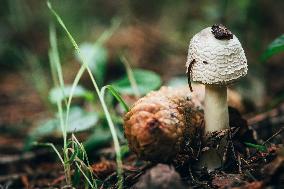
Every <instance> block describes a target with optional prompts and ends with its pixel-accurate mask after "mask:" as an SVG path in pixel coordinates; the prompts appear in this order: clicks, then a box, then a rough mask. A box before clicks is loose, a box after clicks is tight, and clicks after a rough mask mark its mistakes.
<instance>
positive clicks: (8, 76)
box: [0, 0, 284, 124]
mask: <svg viewBox="0 0 284 189" xmlns="http://www.w3.org/2000/svg"><path fill="white" fill-rule="evenodd" d="M51 2H52V4H53V7H54V9H55V10H56V11H57V12H58V13H59V14H60V15H61V17H62V18H63V20H64V22H65V24H66V26H67V27H68V29H69V30H70V32H71V33H72V35H73V36H74V37H75V40H76V41H77V42H78V43H79V44H81V46H80V47H82V48H83V49H84V53H86V54H85V55H86V56H93V54H91V55H90V54H88V50H89V49H88V45H90V44H94V43H95V42H96V40H97V39H98V38H99V37H100V36H101V35H102V33H104V32H105V31H109V30H111V29H110V28H114V27H113V25H115V24H117V25H119V26H116V28H115V29H113V31H112V35H110V36H109V37H108V38H107V39H106V40H105V41H104V43H103V45H102V46H103V49H99V55H98V56H96V57H99V58H101V60H100V61H103V62H105V63H103V66H101V67H100V66H99V65H100V64H96V65H95V67H94V70H99V71H94V75H95V77H97V80H100V81H99V82H101V86H103V85H105V84H108V83H112V82H113V81H115V80H117V79H118V78H120V77H122V76H123V75H125V68H124V66H123V64H122V62H121V59H120V55H121V53H123V54H125V55H126V56H127V58H128V60H129V63H130V65H131V67H132V68H143V69H147V70H152V71H154V72H156V73H157V74H159V75H160V76H161V79H162V82H163V83H168V82H171V81H173V79H174V81H175V82H177V81H178V82H179V81H183V82H184V83H186V79H185V74H184V72H185V70H184V65H185V62H186V56H187V46H188V43H189V41H190V38H191V37H192V36H193V35H194V34H195V33H197V32H198V31H200V30H201V29H203V28H205V27H208V26H212V25H213V24H215V23H222V24H224V25H226V26H227V27H228V28H229V29H230V30H231V31H232V32H233V33H234V34H235V35H236V36H237V37H238V38H239V40H240V41H241V43H242V45H243V48H244V50H245V52H246V55H247V59H248V64H249V74H248V76H247V77H246V78H245V79H243V80H242V81H241V82H240V83H239V84H238V85H236V86H234V87H235V88H236V89H237V90H238V91H239V92H240V94H241V95H242V97H243V98H244V99H245V101H246V103H247V109H246V113H250V112H254V111H261V110H264V109H267V108H270V107H273V106H275V105H277V104H279V103H280V102H281V101H282V99H283V97H284V87H283V86H284V79H283V77H284V76H283V74H284V71H283V70H284V64H283V63H282V61H283V53H282V54H281V53H277V54H276V55H275V56H273V57H272V58H270V55H269V56H268V57H269V58H261V57H262V56H263V53H264V52H266V49H267V48H268V46H269V44H270V43H271V42H272V41H273V40H274V39H276V38H278V37H279V36H281V35H282V34H283V31H284V23H283V18H284V11H283V8H284V1H282V0H274V1H267V0H251V1H248V0H231V1H229V0H201V1H198V0H191V1H189V0H175V1H172V0H155V1H153V0H143V1H141V0H124V1H115V0H93V1H91V0H81V1H77V0H60V1H59V0H57V1H55V0H54V1H51ZM50 25H55V26H56V32H57V37H58V49H59V52H60V59H61V63H62V66H63V73H64V79H65V82H66V83H67V84H71V83H72V82H73V79H74V77H75V74H76V72H77V71H78V69H79V67H80V64H79V63H78V62H79V61H78V59H77V58H76V55H75V53H74V50H73V47H72V45H71V44H70V41H69V40H68V38H67V37H66V36H65V34H64V32H63V30H62V28H60V27H58V25H57V23H56V21H55V19H54V17H52V16H51V14H50V11H49V10H48V8H47V5H46V1H43V0H2V1H1V7H0V73H1V75H0V92H1V96H2V98H1V100H0V104H1V106H2V107H3V108H4V107H5V109H7V110H6V112H5V111H2V113H1V115H0V117H1V119H0V122H1V124H6V123H7V122H8V123H11V124H12V123H14V122H13V120H14V119H17V116H20V117H19V118H18V120H16V121H15V123H18V121H21V123H22V122H23V119H24V118H25V117H28V116H32V115H34V113H38V112H40V111H43V110H46V109H48V108H49V107H50V106H51V105H50V102H49V101H48V100H47V99H48V96H49V91H50V89H51V88H52V87H53V83H52V79H51V73H50V68H49V59H48V51H49V48H50V45H49V26H50ZM280 43H281V44H282V47H283V39H282V41H280ZM282 47H281V48H282ZM278 51H279V49H278ZM278 51H277V52H278ZM264 59H265V60H264ZM96 66H97V67H96ZM95 72H96V73H95ZM142 75H143V74H142ZM143 76H144V75H143ZM154 78H155V77H154ZM81 83H82V85H83V86H84V87H86V88H87V89H90V86H91V84H90V80H89V79H88V78H87V76H85V77H83V78H82V81H81ZM118 83H119V82H118ZM121 83H122V84H125V83H123V81H120V83H119V84H117V86H119V85H121ZM142 83H143V82H142ZM159 85H160V83H158V84H157V86H159ZM157 86H153V88H157ZM123 90H124V91H127V89H125V88H123ZM123 90H120V91H123ZM146 91H147V90H146ZM19 94H22V95H23V94H26V96H25V98H24V97H23V99H25V100H26V101H25V102H22V101H13V98H17V97H18V95H19ZM84 95H85V94H84ZM23 101H24V100H23ZM13 103H15V104H16V105H15V106H13V105H11V104H13ZM21 103H23V104H24V105H27V106H26V109H25V110H23V111H18V109H17V107H19V106H20V105H21ZM2 107H1V108H2ZM35 107H36V108H35ZM9 108H11V110H9ZM27 109H28V110H30V111H31V112H29V113H26V112H25V111H26V110H27ZM7 111H8V112H7ZM15 115H17V116H15ZM21 115H22V117H21ZM15 117H16V118H15ZM23 117H24V118H23ZM39 117H40V116H39ZM43 117H44V116H43ZM32 119H34V117H33V118H32ZM36 119H38V118H36Z"/></svg>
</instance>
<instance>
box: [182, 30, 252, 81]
mask: <svg viewBox="0 0 284 189" xmlns="http://www.w3.org/2000/svg"><path fill="white" fill-rule="evenodd" d="M213 27H219V26H216V25H214V26H213ZM213 27H212V28H211V27H208V28H205V29H203V30H202V31H200V32H199V33H197V34H196V35H195V36H194V37H193V38H192V39H191V41H190V44H189V49H188V57H187V63H186V67H187V70H189V71H190V72H191V73H190V74H191V79H192V80H193V81H196V82H200V83H203V84H209V85H227V84H230V83H233V82H234V81H236V80H238V79H239V78H241V77H243V76H245V75H246V74H247V70H248V68H247V59H246V56H245V53H244V50H243V48H242V45H241V43H240V42H239V40H238V38H237V37H236V36H235V35H233V34H232V33H231V32H230V31H229V30H227V29H226V28H225V27H224V26H220V28H221V29H223V31H226V32H229V36H221V37H220V33H217V34H216V33H214V32H213ZM215 29H216V28H215ZM219 32H220V30H219ZM221 32H222V31H221ZM213 33H214V34H213ZM218 35H219V36H218ZM221 35H222V33H221ZM225 35H228V33H227V34H225ZM217 38H218V39H217Z"/></svg>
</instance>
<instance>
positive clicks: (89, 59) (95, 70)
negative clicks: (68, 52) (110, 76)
mask: <svg viewBox="0 0 284 189" xmlns="http://www.w3.org/2000/svg"><path fill="white" fill-rule="evenodd" d="M79 48H80V50H81V54H82V56H83V57H85V61H86V63H87V64H88V66H89V68H90V70H91V71H92V74H93V75H94V76H95V78H96V80H97V82H98V84H99V85H102V84H103V82H104V78H105V72H106V63H107V58H108V57H107V50H106V49H105V48H104V47H103V46H102V45H101V44H98V43H94V44H92V43H82V44H81V45H80V46H79ZM76 57H77V59H78V60H79V61H80V63H81V64H82V61H81V59H80V56H79V55H78V53H77V54H76Z"/></svg>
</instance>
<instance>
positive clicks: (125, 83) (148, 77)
mask: <svg viewBox="0 0 284 189" xmlns="http://www.w3.org/2000/svg"><path fill="white" fill-rule="evenodd" d="M133 75H134V78H135V81H136V83H137V87H138V90H139V93H140V94H142V95H145V94H146V93H148V92H150V91H152V90H155V89H157V88H158V87H160V86H161V83H162V81H161V78H160V76H159V75H157V74H156V73H154V72H152V71H148V70H142V69H134V70H133ZM112 85H113V86H114V87H115V88H116V89H117V91H118V92H120V93H122V94H128V95H135V93H134V91H133V88H132V86H131V83H130V81H129V78H128V77H127V76H126V75H125V76H124V77H123V78H121V79H119V80H117V81H115V82H113V83H112Z"/></svg>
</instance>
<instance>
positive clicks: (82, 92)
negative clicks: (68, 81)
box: [49, 85, 94, 104]
mask: <svg viewBox="0 0 284 189" xmlns="http://www.w3.org/2000/svg"><path fill="white" fill-rule="evenodd" d="M71 89H72V86H71V85H65V86H64V88H63V89H62V88H61V87H54V88H52V89H51V90H50V91H49V100H50V102H51V103H53V104H56V103H57V102H58V101H59V102H61V101H64V100H66V99H67V98H68V97H69V95H70V94H71ZM73 97H77V98H78V97H82V98H84V99H85V100H88V101H91V100H93V99H94V95H93V93H92V92H90V91H88V90H86V89H85V88H84V87H82V86H80V85H77V86H76V87H75V90H74V92H73Z"/></svg>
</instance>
